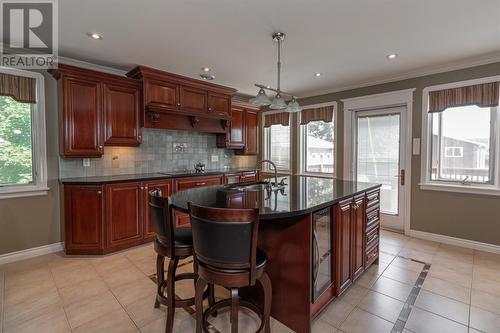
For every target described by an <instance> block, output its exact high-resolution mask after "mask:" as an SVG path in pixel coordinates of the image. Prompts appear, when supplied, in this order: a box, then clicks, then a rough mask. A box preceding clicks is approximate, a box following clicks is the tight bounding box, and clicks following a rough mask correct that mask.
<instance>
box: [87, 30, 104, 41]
mask: <svg viewBox="0 0 500 333" xmlns="http://www.w3.org/2000/svg"><path fill="white" fill-rule="evenodd" d="M87 36H89V37H90V38H92V39H96V40H101V39H102V35H101V34H99V33H97V32H87Z"/></svg>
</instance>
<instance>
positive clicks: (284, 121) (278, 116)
mask: <svg viewBox="0 0 500 333" xmlns="http://www.w3.org/2000/svg"><path fill="white" fill-rule="evenodd" d="M289 124H290V113H288V112H281V113H271V114H267V115H265V116H264V127H271V126H272V125H282V126H288V125H289Z"/></svg>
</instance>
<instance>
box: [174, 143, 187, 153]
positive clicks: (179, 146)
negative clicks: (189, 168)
mask: <svg viewBox="0 0 500 333" xmlns="http://www.w3.org/2000/svg"><path fill="white" fill-rule="evenodd" d="M187 149H188V144H187V143H179V142H176V143H173V144H172V150H173V152H174V153H185V152H187Z"/></svg>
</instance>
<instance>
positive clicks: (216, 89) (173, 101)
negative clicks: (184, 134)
mask: <svg viewBox="0 0 500 333" xmlns="http://www.w3.org/2000/svg"><path fill="white" fill-rule="evenodd" d="M127 76H129V77H131V78H134V79H138V80H141V82H142V85H143V102H144V103H143V105H144V111H143V117H142V119H143V126H144V127H147V128H164V129H172V130H187V131H197V132H208V133H226V131H227V128H228V126H229V122H230V121H231V97H232V95H233V94H234V93H235V92H236V89H233V88H229V87H225V86H221V85H217V84H213V83H209V82H204V81H200V80H195V79H191V78H187V77H184V76H180V75H177V74H172V73H167V72H163V71H160V70H158V69H154V68H150V67H145V66H137V67H135V68H134V69H132V70H131V71H130V72H128V73H127Z"/></svg>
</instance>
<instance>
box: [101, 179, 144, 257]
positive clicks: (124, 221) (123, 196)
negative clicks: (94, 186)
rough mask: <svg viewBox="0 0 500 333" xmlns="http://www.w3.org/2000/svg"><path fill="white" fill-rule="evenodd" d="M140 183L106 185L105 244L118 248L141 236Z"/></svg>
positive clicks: (140, 239) (139, 241)
mask: <svg viewBox="0 0 500 333" xmlns="http://www.w3.org/2000/svg"><path fill="white" fill-rule="evenodd" d="M142 195H143V193H142V190H141V183H139V182H130V183H120V184H109V185H106V228H107V230H106V231H107V233H106V234H107V237H106V246H107V247H108V248H109V249H114V248H116V249H119V248H124V247H129V246H132V245H134V244H140V243H141V242H142V238H143V223H142V211H143V208H142V204H141V203H142Z"/></svg>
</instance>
